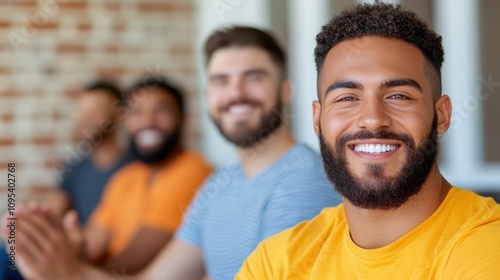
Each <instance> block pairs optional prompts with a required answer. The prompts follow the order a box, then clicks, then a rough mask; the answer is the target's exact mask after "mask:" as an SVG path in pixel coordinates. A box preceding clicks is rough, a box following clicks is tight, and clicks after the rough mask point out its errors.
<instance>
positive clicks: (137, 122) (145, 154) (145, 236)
mask: <svg viewBox="0 0 500 280" xmlns="http://www.w3.org/2000/svg"><path fill="white" fill-rule="evenodd" d="M126 103H127V109H128V111H126V112H125V113H126V116H125V117H126V120H125V127H126V129H127V132H128V134H129V135H130V136H131V151H132V154H133V155H134V156H135V158H136V159H137V160H136V161H135V162H132V163H130V164H129V165H127V166H125V167H124V168H123V169H121V170H120V171H118V173H117V174H116V175H115V176H114V177H113V178H112V179H111V181H110V183H109V184H108V186H107V187H106V190H105V193H104V196H103V198H102V199H101V202H100V204H99V206H98V207H97V209H96V210H95V211H94V213H93V214H92V216H91V219H90V225H89V226H88V227H87V229H86V230H85V237H86V238H85V240H88V242H85V247H84V253H85V254H84V255H85V256H86V257H87V258H88V259H89V260H90V261H92V262H94V263H100V264H102V265H103V266H104V267H105V268H108V269H118V270H124V269H125V270H126V271H127V272H128V273H133V272H136V271H138V270H140V269H142V268H143V267H144V266H145V265H146V264H148V263H149V262H150V261H151V260H152V259H153V258H154V257H155V255H156V254H157V253H158V252H159V250H160V249H161V248H162V247H164V245H165V244H166V243H167V242H168V241H169V240H170V239H171V237H172V234H173V233H174V232H175V230H176V228H177V227H178V226H179V224H180V222H181V220H182V214H183V210H184V209H183V208H184V206H185V205H189V203H190V201H191V199H192V198H193V196H194V194H195V193H196V191H197V189H198V187H199V186H200V185H201V184H202V183H203V181H204V180H205V178H206V177H207V176H208V175H209V174H210V172H211V168H210V166H209V165H208V164H207V163H206V161H205V160H204V159H203V158H202V157H201V156H200V155H198V154H197V153H195V152H193V151H189V150H186V149H184V148H183V147H182V145H181V143H180V140H181V132H182V125H183V116H184V104H183V98H182V93H181V91H180V90H179V89H178V88H177V87H176V86H174V85H172V84H170V83H168V82H167V81H166V80H164V79H162V78H157V77H148V78H147V79H143V80H141V81H140V82H138V83H137V84H135V85H134V86H133V87H132V88H131V89H130V90H129V92H128V96H126Z"/></svg>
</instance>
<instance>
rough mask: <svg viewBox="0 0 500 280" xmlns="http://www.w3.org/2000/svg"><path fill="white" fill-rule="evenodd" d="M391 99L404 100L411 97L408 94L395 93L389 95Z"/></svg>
mask: <svg viewBox="0 0 500 280" xmlns="http://www.w3.org/2000/svg"><path fill="white" fill-rule="evenodd" d="M389 98H390V99H402V100H405V99H410V98H409V97H408V96H406V95H403V94H399V93H398V94H393V95H391V96H389Z"/></svg>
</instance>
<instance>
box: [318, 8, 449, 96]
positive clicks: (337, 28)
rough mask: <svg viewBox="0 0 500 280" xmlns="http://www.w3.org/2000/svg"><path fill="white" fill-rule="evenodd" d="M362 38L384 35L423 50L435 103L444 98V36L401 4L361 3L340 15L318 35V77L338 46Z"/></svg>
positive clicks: (324, 26)
mask: <svg viewBox="0 0 500 280" xmlns="http://www.w3.org/2000/svg"><path fill="white" fill-rule="evenodd" d="M363 36H383V37H388V38H394V39H399V40H403V41H406V42H408V43H410V44H413V45H415V46H416V47H417V48H419V49H420V51H422V53H423V54H424V56H425V58H426V60H427V62H429V63H430V65H427V66H429V67H426V74H427V77H428V78H429V81H430V82H431V85H432V90H433V96H434V100H437V99H438V98H439V96H440V95H441V66H442V64H443V62H444V50H443V45H442V43H441V36H439V35H438V34H436V33H435V32H434V31H433V30H431V29H430V27H429V26H428V24H427V23H425V22H424V21H423V20H422V19H421V18H419V17H418V16H417V15H416V14H415V13H413V12H411V11H408V10H404V9H403V8H401V5H392V4H387V3H382V2H376V3H375V4H359V5H356V6H354V7H353V8H351V9H348V10H345V11H343V12H341V13H340V14H339V15H337V16H335V17H334V18H333V19H331V20H330V22H328V23H327V24H325V25H323V27H322V29H321V32H320V33H319V34H318V35H317V36H316V48H315V49H314V59H315V62H316V70H317V72H318V76H319V75H320V74H321V70H322V68H323V64H324V62H325V58H326V56H327V54H328V52H329V51H330V50H331V49H332V48H333V47H334V46H335V45H337V44H338V43H340V42H342V41H344V40H349V39H354V38H359V37H363Z"/></svg>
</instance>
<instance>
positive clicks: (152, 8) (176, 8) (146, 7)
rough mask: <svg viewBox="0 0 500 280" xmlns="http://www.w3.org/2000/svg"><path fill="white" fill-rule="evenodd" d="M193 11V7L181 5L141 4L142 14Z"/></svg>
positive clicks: (163, 3)
mask: <svg viewBox="0 0 500 280" xmlns="http://www.w3.org/2000/svg"><path fill="white" fill-rule="evenodd" d="M192 10H193V7H192V6H191V5H186V4H180V3H168V2H167V3H165V2H162V3H160V2H155V3H147V2H141V3H139V11H140V12H190V11H192Z"/></svg>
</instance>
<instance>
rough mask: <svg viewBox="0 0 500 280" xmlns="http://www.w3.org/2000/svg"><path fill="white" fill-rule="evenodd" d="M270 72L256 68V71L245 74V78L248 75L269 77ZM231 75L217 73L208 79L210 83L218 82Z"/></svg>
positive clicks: (249, 70) (251, 70)
mask: <svg viewBox="0 0 500 280" xmlns="http://www.w3.org/2000/svg"><path fill="white" fill-rule="evenodd" d="M268 74H269V72H268V71H266V70H265V69H261V68H254V69H248V70H245V71H244V72H243V76H248V75H268ZM228 76H229V74H226V73H216V74H213V75H209V76H208V79H209V80H210V81H212V80H216V79H221V78H227V77H228Z"/></svg>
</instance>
